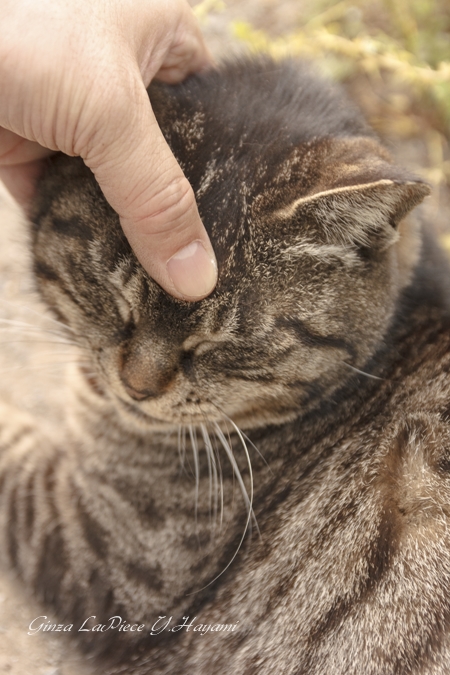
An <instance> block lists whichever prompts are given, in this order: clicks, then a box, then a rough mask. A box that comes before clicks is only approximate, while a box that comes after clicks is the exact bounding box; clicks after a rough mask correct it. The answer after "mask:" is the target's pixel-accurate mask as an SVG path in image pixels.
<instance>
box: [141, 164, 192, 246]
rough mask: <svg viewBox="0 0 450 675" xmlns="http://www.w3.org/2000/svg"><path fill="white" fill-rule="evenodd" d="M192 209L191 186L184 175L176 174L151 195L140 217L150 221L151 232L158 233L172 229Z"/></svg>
mask: <svg viewBox="0 0 450 675" xmlns="http://www.w3.org/2000/svg"><path fill="white" fill-rule="evenodd" d="M194 209H196V202H195V196H194V192H193V190H192V187H191V186H190V184H189V182H188V180H187V179H186V178H185V177H184V176H177V177H176V178H174V179H173V180H171V181H170V182H169V183H167V184H165V185H164V186H163V187H162V188H161V189H160V190H159V191H158V192H157V194H156V195H154V196H153V198H152V200H151V202H150V203H149V205H148V210H147V209H146V211H147V213H145V216H143V218H142V219H144V218H145V219H146V220H148V221H150V222H151V232H152V234H159V233H164V232H167V231H168V230H171V229H173V228H174V226H176V225H177V224H180V221H184V220H185V219H186V215H187V214H188V213H191V212H192V211H193V210H194Z"/></svg>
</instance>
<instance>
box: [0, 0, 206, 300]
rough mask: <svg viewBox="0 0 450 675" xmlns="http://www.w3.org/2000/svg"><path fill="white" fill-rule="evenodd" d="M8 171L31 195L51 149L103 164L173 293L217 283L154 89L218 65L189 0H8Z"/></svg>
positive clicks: (132, 227) (112, 193)
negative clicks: (154, 105) (155, 107)
mask: <svg viewBox="0 0 450 675" xmlns="http://www.w3.org/2000/svg"><path fill="white" fill-rule="evenodd" d="M0 29H1V40H0V91H1V98H0V178H1V179H3V180H4V182H5V184H6V185H7V187H8V188H9V189H10V191H11V192H13V194H14V195H15V196H16V197H17V198H18V199H19V200H20V201H22V203H24V202H26V200H27V199H29V197H30V196H31V193H32V191H33V188H34V182H35V180H36V177H37V175H38V174H39V171H40V168H41V162H40V161H39V160H42V158H44V157H46V156H47V155H49V154H51V153H52V152H54V151H57V150H60V151H62V152H64V153H66V154H68V155H79V156H81V157H82V158H83V160H84V161H85V163H86V164H87V166H89V167H90V169H91V170H92V171H93V173H94V174H95V176H96V179H97V181H98V183H99V185H100V187H101V189H102V191H103V193H104V195H105V197H106V199H107V200H108V202H109V203H110V204H111V206H112V207H113V208H114V209H115V210H116V211H117V213H118V214H119V216H120V220H121V223H122V227H123V229H124V232H125V234H126V236H127V238H128V240H129V242H130V244H131V246H132V248H133V249H134V251H135V253H136V255H137V257H138V258H139V260H140V262H141V264H142V265H143V266H144V267H145V269H146V270H147V271H148V273H149V274H150V275H151V276H152V277H153V278H154V279H155V280H156V281H157V282H158V283H159V284H160V285H161V286H162V287H163V288H164V289H165V290H166V291H167V292H168V293H171V294H172V295H174V296H176V297H178V298H183V299H187V300H197V299H200V298H202V297H205V296H206V295H208V294H209V293H210V292H211V291H212V290H213V288H214V286H215V284H216V281H217V268H216V263H215V257H214V253H213V250H212V247H211V244H210V242H209V239H208V235H207V233H206V231H205V229H204V227H203V225H202V223H201V220H200V217H199V214H198V211H197V206H196V203H195V197H194V194H193V191H192V188H191V186H190V185H189V183H188V181H187V179H186V178H185V177H184V175H183V173H182V171H181V169H180V167H179V166H178V164H177V162H176V160H175V158H174V156H173V155H172V153H171V151H170V149H169V147H168V146H167V144H166V142H165V140H164V137H163V135H162V133H161V131H160V129H159V127H158V124H157V122H156V119H155V117H154V115H153V112H152V109H151V105H150V104H149V100H148V95H147V92H146V87H147V86H148V85H149V84H150V81H151V80H152V79H153V78H154V77H156V78H158V79H160V80H163V81H165V82H169V83H175V82H178V81H181V80H182V79H183V78H184V77H186V76H187V75H188V74H189V73H192V72H195V71H198V70H201V69H203V68H206V67H207V66H208V65H209V64H210V57H209V54H208V51H207V49H206V47H205V45H204V43H203V40H202V37H201V34H200V31H199V29H198V26H197V24H196V22H195V18H194V16H193V14H192V12H191V9H190V7H189V5H188V4H187V2H186V0H77V2H76V3H74V2H73V1H72V0H40V1H39V3H37V2H35V0H3V1H2V3H1V8H0Z"/></svg>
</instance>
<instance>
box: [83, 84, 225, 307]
mask: <svg viewBox="0 0 450 675" xmlns="http://www.w3.org/2000/svg"><path fill="white" fill-rule="evenodd" d="M136 79H137V81H136V82H135V85H134V91H133V92H132V94H131V95H130V94H129V93H128V95H126V96H123V97H118V96H117V95H116V96H115V97H114V102H111V103H112V105H111V106H110V107H109V109H108V114H107V116H106V119H107V120H113V128H109V125H105V116H103V118H102V119H99V123H98V125H97V127H98V128H97V129H94V132H93V134H92V136H91V138H90V143H89V147H90V150H89V152H87V153H86V154H85V155H83V153H81V154H82V156H83V159H84V160H85V162H86V164H87V165H88V166H89V167H90V168H91V169H92V171H93V172H94V175H95V177H96V179H97V181H98V183H99V185H100V187H101V189H102V191H103V193H104V195H105V197H106V199H107V200H108V202H109V203H110V204H111V206H112V207H113V208H114V209H115V211H116V212H117V213H118V214H119V217H120V220H121V224H122V227H123V230H124V232H125V235H126V236H127V239H128V241H129V243H130V245H131V247H132V248H133V250H134V252H135V253H136V255H137V257H138V259H139V261H140V263H141V264H142V266H143V267H144V268H145V269H146V270H147V272H148V273H149V274H150V276H151V277H152V278H153V279H155V281H157V282H158V284H160V286H162V287H163V288H164V290H166V291H167V292H168V293H170V294H171V295H174V296H175V297H178V298H181V299H185V300H198V299H201V298H203V297H205V296H207V295H209V293H211V291H212V290H213V288H214V287H215V285H216V282H217V265H216V260H215V256H214V252H213V249H212V247H211V243H210V241H209V238H208V235H207V233H206V230H205V228H204V226H203V224H202V222H201V220H200V216H199V214H198V210H197V205H196V202H195V197H194V193H193V190H192V188H191V186H190V184H189V182H188V180H187V179H186V177H185V176H184V174H183V172H182V171H181V168H180V166H179V165H178V163H177V161H176V159H175V157H174V156H173V154H172V152H171V150H170V148H169V146H168V145H167V143H166V141H165V139H164V137H163V135H162V132H161V130H160V128H159V126H158V123H157V121H156V118H155V116H154V114H153V111H152V108H151V105H150V102H149V98H148V94H147V92H146V90H145V87H144V85H143V83H142V79H141V78H140V76H138V77H137V78H136ZM102 108H103V110H104V109H105V108H104V106H102ZM91 128H92V127H91Z"/></svg>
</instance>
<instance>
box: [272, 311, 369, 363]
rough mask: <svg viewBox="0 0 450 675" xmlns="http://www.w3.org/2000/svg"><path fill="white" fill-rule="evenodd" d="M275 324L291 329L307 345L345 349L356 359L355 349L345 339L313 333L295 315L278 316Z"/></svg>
mask: <svg viewBox="0 0 450 675" xmlns="http://www.w3.org/2000/svg"><path fill="white" fill-rule="evenodd" d="M275 325H276V326H277V327H279V328H287V329H288V330H293V331H294V332H295V334H296V336H297V337H298V338H299V340H301V341H302V342H303V344H305V345H307V346H309V347H329V348H332V349H342V350H344V351H346V352H347V353H348V354H349V355H350V356H351V358H352V360H356V356H357V353H356V349H355V347H354V345H352V344H351V343H350V342H348V341H347V340H344V339H343V338H338V337H334V336H332V335H318V334H317V333H314V332H313V331H312V330H311V329H310V328H308V326H307V325H306V324H305V322H304V321H301V319H297V318H296V317H288V316H280V317H278V318H277V319H276V322H275Z"/></svg>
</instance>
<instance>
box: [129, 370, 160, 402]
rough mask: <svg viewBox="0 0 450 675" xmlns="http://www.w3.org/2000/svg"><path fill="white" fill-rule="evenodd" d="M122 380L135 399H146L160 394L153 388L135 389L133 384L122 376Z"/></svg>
mask: <svg viewBox="0 0 450 675" xmlns="http://www.w3.org/2000/svg"><path fill="white" fill-rule="evenodd" d="M120 379H121V380H122V384H123V387H124V389H125V391H126V392H127V394H128V396H130V397H131V398H132V399H134V400H135V401H144V400H145V399H146V398H154V397H155V396H158V392H157V391H155V390H153V389H141V390H139V389H135V388H134V387H133V386H132V385H131V384H129V383H128V382H127V381H126V380H125V379H124V377H122V376H121V377H120Z"/></svg>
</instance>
